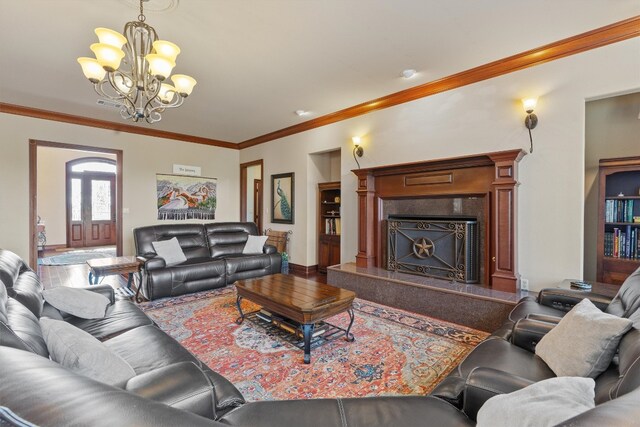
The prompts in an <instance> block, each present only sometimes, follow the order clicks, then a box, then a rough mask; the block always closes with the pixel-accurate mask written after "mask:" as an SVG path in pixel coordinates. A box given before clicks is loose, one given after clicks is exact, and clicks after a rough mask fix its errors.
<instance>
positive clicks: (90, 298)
mask: <svg viewBox="0 0 640 427" xmlns="http://www.w3.org/2000/svg"><path fill="white" fill-rule="evenodd" d="M42 296H43V297H44V300H45V301H46V302H48V303H49V304H51V305H52V306H54V307H55V308H57V309H58V310H60V311H64V312H65V313H69V314H72V315H74V316H76V317H80V318H82V319H102V318H103V317H104V316H105V314H106V312H107V307H108V306H109V304H111V301H109V298H107V297H105V296H104V295H102V294H99V293H98V292H92V291H89V290H87V289H78V288H69V287H67V286H60V287H57V288H53V289H47V290H45V291H43V292H42Z"/></svg>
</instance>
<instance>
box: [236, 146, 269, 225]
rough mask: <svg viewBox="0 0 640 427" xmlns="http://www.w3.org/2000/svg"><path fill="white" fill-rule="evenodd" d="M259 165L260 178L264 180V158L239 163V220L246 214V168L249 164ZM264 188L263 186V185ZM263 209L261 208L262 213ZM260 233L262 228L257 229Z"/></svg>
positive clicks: (243, 218)
mask: <svg viewBox="0 0 640 427" xmlns="http://www.w3.org/2000/svg"><path fill="white" fill-rule="evenodd" d="M258 165H259V166H260V180H261V181H262V182H264V160H263V159H258V160H253V161H251V162H246V163H241V164H240V221H244V220H245V218H246V216H247V188H246V187H247V168H248V167H250V166H258ZM263 189H264V187H263ZM262 211H263V209H261V214H262ZM258 231H259V232H260V233H262V231H263V230H258Z"/></svg>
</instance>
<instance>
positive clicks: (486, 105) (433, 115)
mask: <svg viewBox="0 0 640 427" xmlns="http://www.w3.org/2000/svg"><path fill="white" fill-rule="evenodd" d="M639 51H640V40H638V39H631V40H627V41H624V42H620V43H616V44H614V45H610V46H606V47H603V48H599V49H595V50H592V51H588V52H585V53H582V54H579V55H574V56H571V57H568V58H564V59H560V60H557V61H553V62H549V63H546V64H543V65H540V66H537V67H533V68H529V69H526V70H523V71H519V72H516V73H512V74H508V75H505V76H501V77H498V78H495V79H491V80H487V81H484V82H480V83H477V84H474V85H470V86H466V87H462V88H459V89H456V90H453V91H449V92H445V93H441V94H438V95H434V96H430V97H427V98H422V99H419V100H416V101H413V102H410V103H406V104H402V105H398V106H396V107H392V108H388V109H385V110H380V111H376V112H374V113H371V114H367V115H364V116H360V117H356V118H354V119H350V120H347V121H342V122H339V123H335V124H332V125H329V126H324V127H321V128H318V129H314V130H311V131H308V132H304V133H301V134H296V135H292V136H289V137H286V138H282V139H280V140H277V141H273V142H269V143H267V144H262V145H259V146H256V147H252V148H249V149H246V150H242V151H241V153H240V159H241V161H242V162H248V161H252V160H255V159H259V158H263V159H264V166H265V177H268V176H269V175H271V174H273V173H280V172H289V171H294V172H296V184H297V185H296V224H295V226H294V235H293V236H292V245H291V246H292V248H293V256H294V257H295V258H296V260H295V261H294V262H296V263H298V264H303V265H312V264H314V263H315V262H314V261H315V260H314V259H313V258H312V257H311V256H310V255H311V253H310V252H306V251H305V247H306V246H307V245H308V244H309V241H310V239H311V236H309V233H308V232H305V230H306V229H307V227H305V224H301V223H300V222H301V221H305V218H306V221H315V216H314V215H313V214H310V215H309V216H307V215H306V214H307V211H308V209H307V208H306V206H305V204H310V203H311V200H312V199H313V198H314V197H315V193H314V194H310V187H309V188H308V189H307V190H308V191H305V188H307V187H306V186H304V185H298V183H300V182H306V180H307V174H306V170H305V165H306V164H307V161H306V160H307V159H306V157H307V155H308V154H309V153H314V152H318V151H326V150H330V149H334V148H341V149H342V156H341V164H342V166H341V181H342V215H343V220H342V228H343V238H342V261H343V262H347V261H353V260H354V259H355V255H356V253H357V245H356V238H357V227H356V226H357V210H356V193H355V189H356V179H355V176H354V175H353V173H351V169H354V168H355V162H354V161H353V158H352V156H351V150H352V147H353V145H352V143H351V137H352V136H354V135H360V136H362V137H363V138H362V141H363V147H364V157H362V158H361V159H360V164H361V165H362V167H371V166H380V165H388V164H394V163H405V162H415V161H419V160H429V159H437V158H446V157H454V156H462V155H470V154H477V153H484V152H491V151H499V150H508V149H513V148H523V149H527V150H528V148H529V138H528V135H527V132H526V129H525V127H524V125H523V121H524V111H523V110H522V106H521V104H520V102H519V100H520V99H521V98H523V97H525V96H532V95H533V96H539V97H540V99H539V102H538V107H537V108H536V113H537V114H538V117H539V120H540V122H539V124H538V127H537V128H536V129H535V130H534V131H533V137H534V153H533V154H531V155H527V156H526V157H525V158H524V159H523V160H522V161H521V163H520V181H521V183H522V184H521V186H520V188H519V191H520V194H519V215H518V218H519V224H518V234H519V244H518V258H519V270H520V273H521V274H522V276H523V277H524V278H527V279H529V280H530V287H531V288H532V289H540V288H542V287H544V286H548V285H551V284H553V283H556V282H557V281H559V280H562V279H564V278H569V277H570V278H579V277H582V271H583V268H582V267H583V209H584V198H583V195H584V147H585V143H584V126H585V100H586V99H590V98H593V97H596V96H601V95H604V94H611V93H616V92H618V93H619V92H621V91H629V90H632V89H637V88H640V55H638V52H639ZM269 192H270V189H267V191H266V192H265V193H269ZM268 198H269V195H268V194H265V199H268ZM268 226H269V225H268ZM268 226H267V227H268ZM274 228H276V227H274ZM308 229H309V230H311V229H312V227H309V228H308ZM305 253H307V258H306V259H305Z"/></svg>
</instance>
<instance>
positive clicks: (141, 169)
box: [0, 114, 240, 260]
mask: <svg viewBox="0 0 640 427" xmlns="http://www.w3.org/2000/svg"><path fill="white" fill-rule="evenodd" d="M0 135H2V136H1V137H0V153H1V155H0V182H2V183H5V186H6V187H8V188H11V193H12V194H11V196H10V197H3V199H2V202H0V247H2V248H6V249H10V250H12V251H14V252H16V253H17V254H18V255H20V256H21V257H23V258H24V259H27V260H28V259H29V234H30V233H29V188H28V186H29V154H28V145H29V139H30V138H31V139H36V140H44V141H55V142H62V143H68V144H80V145H89V146H98V147H103V148H112V149H119V150H123V162H124V164H123V184H124V188H123V208H124V209H129V213H128V214H125V215H124V218H123V237H124V247H123V250H124V254H125V255H132V254H134V252H135V250H134V243H133V234H132V229H133V228H135V227H140V226H144V225H151V224H156V223H167V221H158V220H157V219H156V217H157V209H156V176H155V174H156V173H172V170H173V164H174V163H178V164H183V165H194V166H201V167H202V175H203V176H207V177H214V178H218V206H217V208H216V221H238V219H239V210H238V206H239V204H240V200H239V194H240V185H239V179H238V170H239V169H238V168H239V166H238V165H239V153H238V151H237V150H231V149H227V148H219V147H211V146H207V145H201V144H191V143H186V142H180V141H173V140H168V139H162V138H152V137H148V136H143V135H134V134H129V133H122V132H117V131H112V130H105V129H97V128H91V127H86V126H77V125H72V124H66V123H58V122H53V121H47V120H40V119H34V118H30V117H22V116H15V115H10V114H0ZM192 222H199V221H192Z"/></svg>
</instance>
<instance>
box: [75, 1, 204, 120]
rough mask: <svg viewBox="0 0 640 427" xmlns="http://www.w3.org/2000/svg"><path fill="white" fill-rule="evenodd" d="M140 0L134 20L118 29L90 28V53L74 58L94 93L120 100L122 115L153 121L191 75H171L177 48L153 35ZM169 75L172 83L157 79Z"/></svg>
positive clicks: (186, 88)
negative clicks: (95, 39) (92, 34)
mask: <svg viewBox="0 0 640 427" xmlns="http://www.w3.org/2000/svg"><path fill="white" fill-rule="evenodd" d="M142 3H143V0H140V15H139V16H138V20H137V21H131V22H127V23H126V25H125V26H124V33H123V34H120V33H118V32H117V31H114V30H110V29H108V28H96V29H95V33H96V35H97V36H98V41H99V43H94V44H92V45H91V46H90V48H91V50H92V51H93V53H94V54H95V58H86V57H81V58H78V63H80V66H81V67H82V72H83V73H84V76H85V77H86V78H87V79H89V81H90V82H91V83H93V85H94V88H95V90H96V92H97V93H98V95H100V96H101V97H102V98H106V99H109V100H111V101H115V102H117V103H119V104H122V107H121V109H120V115H121V116H122V118H124V119H127V120H129V119H131V120H133V121H134V122H138V121H141V120H144V121H146V122H147V123H155V122H158V121H160V120H161V119H162V113H163V112H164V111H165V110H166V109H167V108H175V107H179V106H180V105H182V103H183V102H184V99H185V98H186V97H187V96H189V95H190V94H191V92H192V91H193V87H194V86H195V85H196V80H195V79H194V78H193V77H190V76H187V75H184V74H174V75H171V72H172V71H173V68H174V67H175V66H176V58H177V56H178V54H180V48H179V47H178V46H177V45H175V44H174V43H171V42H170V41H167V40H159V39H158V34H157V33H156V30H155V29H154V28H153V27H151V26H149V25H147V24H146V23H145V22H144V21H145V19H146V18H145V16H144V10H143V6H142ZM169 77H171V81H172V82H173V86H172V85H170V84H167V83H163V82H165V81H166V80H167V79H169Z"/></svg>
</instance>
